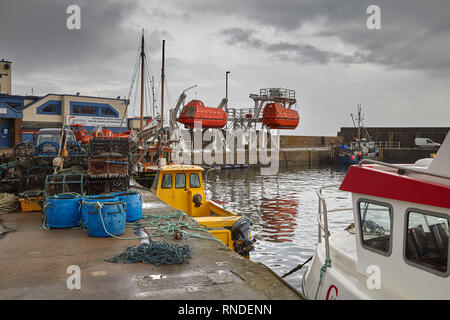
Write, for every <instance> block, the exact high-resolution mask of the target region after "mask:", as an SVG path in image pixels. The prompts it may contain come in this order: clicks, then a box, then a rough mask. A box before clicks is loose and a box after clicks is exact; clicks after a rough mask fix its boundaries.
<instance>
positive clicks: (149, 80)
mask: <svg viewBox="0 0 450 320" xmlns="http://www.w3.org/2000/svg"><path fill="white" fill-rule="evenodd" d="M146 65H147V66H148V67H147V73H146V77H147V79H148V83H149V84H150V86H149V87H148V90H149V95H148V96H149V99H150V97H151V98H153V99H152V100H151V101H152V103H151V104H152V105H153V101H155V102H156V101H157V97H156V96H155V95H154V92H153V91H152V90H151V87H152V86H154V83H153V84H152V79H154V77H153V74H152V73H151V69H150V68H151V67H150V64H149V62H148V61H146ZM150 93H151V95H150ZM149 101H150V100H149ZM154 108H155V106H154V105H153V108H152V112H151V114H152V116H153V118H154V117H155V112H154V111H155V110H154ZM149 114H150V112H149Z"/></svg>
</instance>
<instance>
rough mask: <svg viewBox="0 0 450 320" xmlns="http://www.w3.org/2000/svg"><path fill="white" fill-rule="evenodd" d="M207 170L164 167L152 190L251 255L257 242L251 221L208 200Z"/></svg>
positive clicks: (192, 167)
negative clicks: (252, 233) (205, 177)
mask: <svg viewBox="0 0 450 320" xmlns="http://www.w3.org/2000/svg"><path fill="white" fill-rule="evenodd" d="M203 170H204V169H203V168H202V167H199V166H194V165H166V166H161V167H160V168H159V170H158V172H157V174H156V177H155V180H154V181H153V185H152V191H153V192H154V193H155V194H156V196H157V197H158V198H159V199H161V200H162V201H164V202H165V203H167V204H168V205H170V206H172V207H173V208H175V209H180V210H183V211H184V212H185V213H186V214H187V215H188V216H190V217H192V218H193V219H195V220H196V221H197V222H198V223H199V224H200V225H201V226H203V227H205V228H206V229H207V230H208V231H209V232H210V233H211V234H213V235H214V236H215V237H216V238H217V239H219V240H221V241H222V242H223V243H225V245H226V246H228V247H229V248H230V249H232V250H234V251H236V252H237V253H239V254H240V255H242V256H245V257H247V258H248V257H249V252H250V251H252V250H253V242H254V241H253V240H252V239H251V235H250V220H249V219H247V218H246V217H243V216H240V215H238V214H236V213H235V212H231V211H228V210H225V209H224V208H222V207H221V206H219V205H218V204H217V203H215V202H213V201H209V200H206V197H205V189H204V187H203V179H202V171H203Z"/></svg>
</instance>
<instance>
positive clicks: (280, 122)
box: [263, 102, 300, 129]
mask: <svg viewBox="0 0 450 320" xmlns="http://www.w3.org/2000/svg"><path fill="white" fill-rule="evenodd" d="M299 120H300V117H299V116H298V112H297V111H295V110H292V109H287V108H285V107H284V106H283V105H282V104H281V103H276V102H275V103H269V104H267V105H266V106H265V108H264V111H263V123H264V124H265V125H267V126H268V127H269V128H270V129H295V128H297V126H298V122H299Z"/></svg>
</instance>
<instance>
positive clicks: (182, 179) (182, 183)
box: [175, 173, 186, 189]
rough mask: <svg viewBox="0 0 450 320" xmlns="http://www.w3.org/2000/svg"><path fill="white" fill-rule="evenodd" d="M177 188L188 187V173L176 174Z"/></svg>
mask: <svg viewBox="0 0 450 320" xmlns="http://www.w3.org/2000/svg"><path fill="white" fill-rule="evenodd" d="M175 188H177V189H184V188H186V175H185V174H184V173H177V174H176V175H175Z"/></svg>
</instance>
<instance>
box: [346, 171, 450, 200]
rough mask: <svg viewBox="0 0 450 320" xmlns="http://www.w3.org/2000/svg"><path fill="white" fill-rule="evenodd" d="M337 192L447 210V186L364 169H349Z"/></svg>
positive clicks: (449, 193)
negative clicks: (347, 192)
mask: <svg viewBox="0 0 450 320" xmlns="http://www.w3.org/2000/svg"><path fill="white" fill-rule="evenodd" d="M339 190H342V191H349V192H353V193H360V194H366V195H370V196H375V197H380V198H387V199H395V200H401V201H408V202H414V203H420V204H425V205H429V206H435V207H441V208H447V209H450V187H449V186H445V185H442V184H438V183H433V182H430V181H424V180H419V179H416V178H411V177H408V176H403V175H398V174H397V173H391V172H384V171H380V170H377V169H372V168H368V167H363V166H351V167H350V169H349V170H348V172H347V174H346V176H345V178H344V180H343V181H342V184H341V186H340V188H339Z"/></svg>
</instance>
